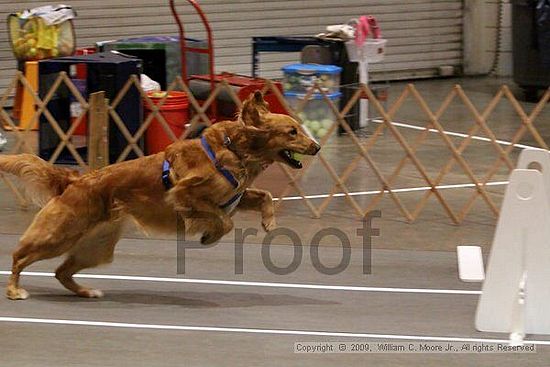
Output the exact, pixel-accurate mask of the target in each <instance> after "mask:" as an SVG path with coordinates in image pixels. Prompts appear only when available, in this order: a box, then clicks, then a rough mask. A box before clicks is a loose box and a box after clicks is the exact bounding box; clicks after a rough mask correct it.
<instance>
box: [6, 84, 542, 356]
mask: <svg viewBox="0 0 550 367" xmlns="http://www.w3.org/2000/svg"><path fill="white" fill-rule="evenodd" d="M504 82H507V81H505V80H498V79H489V78H483V79H477V78H476V79H460V80H455V79H444V80H435V81H422V82H417V83H415V85H416V87H417V89H418V90H419V91H420V93H422V94H423V95H424V96H426V98H429V99H430V105H431V106H432V108H437V105H438V103H441V101H442V100H443V97H444V95H445V94H447V93H448V92H449V91H450V89H451V88H452V86H453V85H454V84H455V83H460V84H461V85H462V86H463V88H464V89H465V90H466V92H467V94H468V96H469V97H470V98H471V99H472V101H473V102H474V104H476V106H478V107H479V108H483V106H485V105H486V104H487V103H488V101H489V100H490V98H491V97H492V96H493V95H494V94H495V93H496V91H497V89H498V87H499V86H500V85H501V84H502V83H504ZM404 85H405V84H403V83H394V84H392V86H391V90H390V97H391V99H395V98H397V96H398V94H399V93H400V92H401V90H402V89H403V87H404ZM389 103H390V104H391V103H392V101H391V100H390V102H389ZM524 106H525V107H526V109H528V110H530V109H532V108H533V105H531V104H525V105H524ZM395 121H398V122H406V123H409V124H415V125H419V126H423V125H425V124H426V121H427V120H426V117H425V116H423V115H422V112H421V111H420V109H419V108H418V107H416V106H415V105H414V104H412V103H409V102H407V103H406V104H405V105H404V107H403V109H402V110H401V111H400V112H399V113H398V114H397V115H396V116H395ZM544 121H548V113H547V112H543V114H542V115H541V117H540V118H539V120H538V124H537V127H538V128H539V129H540V131H541V133H542V135H543V136H544V137H545V138H548V137H550V127H549V126H548V125H547V124H546V125H545V124H544ZM441 122H442V123H443V124H444V127H445V129H446V130H449V131H454V132H465V131H466V130H467V129H468V128H469V126H471V125H470V124H473V123H474V120H473V117H472V116H471V115H469V114H467V113H465V110H464V108H460V107H459V104H456V105H452V106H451V108H450V110H449V113H448V114H445V115H444V116H443V117H442V119H441ZM488 122H489V125H490V126H491V128H493V129H494V130H495V131H496V132H498V134H497V137H498V138H499V139H502V140H508V141H509V140H511V137H512V136H513V134H514V132H515V131H516V129H517V128H518V127H519V124H520V122H519V119H518V117H517V115H515V114H514V113H513V111H512V110H511V108H510V106H509V104H505V103H501V104H500V105H499V106H498V107H497V109H496V110H495V112H494V114H493V115H492V116H491V118H489V121H488ZM368 130H370V131H372V130H371V128H369V129H368ZM399 131H400V132H401V133H402V134H403V135H404V136H405V137H406V138H407V139H411V140H412V139H414V138H415V137H416V136H417V134H418V132H417V131H415V130H412V129H407V128H400V129H399ZM368 133H369V131H367V132H362V133H361V134H362V135H368ZM480 135H482V134H480ZM460 141H461V140H460V139H458V138H453V142H454V143H455V144H459V143H460ZM521 142H522V143H523V144H528V145H534V142H533V141H532V139H531V138H530V137H526V138H525V139H523V140H522V141H521ZM323 153H324V154H325V157H326V158H327V160H328V161H330V162H331V163H332V164H334V166H335V169H336V171H337V172H341V171H342V170H343V169H344V168H345V166H346V164H347V162H349V161H350V160H351V159H353V157H354V156H355V155H356V154H357V149H356V148H354V146H353V145H352V143H351V141H350V139H349V138H347V137H339V138H334V139H332V140H331V142H330V144H329V145H328V146H326V147H325V148H324V149H323ZM518 153H519V150H517V149H516V150H514V151H513V154H512V157H513V158H514V159H515V158H516V157H517V154H518ZM418 154H419V158H420V160H421V161H422V163H423V164H424V165H425V166H426V169H427V171H428V173H429V175H430V177H435V176H437V173H438V171H439V169H440V167H442V166H443V165H444V163H445V162H446V160H447V159H449V157H450V155H449V154H448V151H447V150H446V149H445V148H444V145H443V143H442V141H441V138H439V137H438V136H437V135H435V134H431V135H430V136H429V138H428V140H427V142H426V144H425V145H423V146H422V147H421V148H420V149H419V152H418ZM372 156H373V158H374V159H375V161H376V162H377V164H378V165H379V166H380V169H381V171H382V172H383V173H384V174H385V175H389V174H391V172H392V170H393V167H395V165H396V164H397V162H398V161H399V160H400V159H401V157H402V156H403V151H402V149H401V148H399V147H398V145H397V144H396V142H395V139H393V138H392V136H391V134H389V133H386V134H385V135H384V136H383V137H382V138H381V139H380V141H379V144H377V147H376V148H375V149H374V150H373V151H372ZM464 157H465V158H466V159H467V160H468V162H469V164H470V165H471V166H472V168H473V170H474V172H475V174H476V175H478V176H480V177H481V176H482V175H483V173H484V172H486V170H487V168H488V167H489V166H490V165H491V164H492V162H493V161H494V160H495V159H496V158H497V155H496V153H495V150H494V148H493V147H491V145H490V144H488V143H483V142H474V143H473V144H472V145H471V146H470V148H468V149H467V150H466V151H465V152H464ZM506 178H507V172H506V170H501V171H499V172H498V174H497V175H496V176H495V177H494V178H493V179H492V181H504V180H506ZM469 182H470V181H469V180H468V178H467V176H466V175H465V174H464V173H463V172H462V171H461V170H460V168H458V167H456V166H455V168H454V170H453V171H452V172H451V173H449V175H448V176H447V178H446V179H445V180H444V181H443V184H464V183H469ZM284 183H285V179H284V176H283V175H282V173H281V171H280V170H279V169H278V168H277V167H272V168H271V169H270V170H269V171H268V172H266V174H265V175H263V176H262V177H260V178H259V179H258V181H257V186H258V187H264V188H267V189H269V190H271V191H272V192H273V194H274V196H278V195H279V194H280V193H281V190H282V187H283V186H284ZM303 183H304V187H305V191H306V193H307V194H308V195H315V194H324V193H327V192H330V189H331V187H332V186H333V184H334V183H333V181H332V180H331V178H330V176H329V175H328V173H326V171H325V170H323V168H322V167H321V166H320V164H319V163H318V162H315V163H313V168H312V170H311V171H310V172H309V173H308V174H307V175H306V177H305V178H304V180H303ZM418 186H425V183H424V182H423V181H422V180H421V179H419V178H418V173H417V172H416V171H415V169H414V167H412V165H410V164H408V165H407V166H406V167H405V169H404V170H403V175H402V177H400V178H399V179H398V180H397V181H396V184H395V187H396V188H410V187H418ZM349 188H350V191H352V192H360V191H368V190H377V189H378V188H379V184H377V182H376V180H375V179H374V178H373V173H372V170H371V169H370V168H369V167H368V166H367V165H366V164H364V163H361V165H360V166H359V167H358V168H357V169H356V170H355V171H354V173H353V174H352V176H351V177H350V180H349ZM504 188H505V186H504V185H498V186H492V187H490V189H489V191H490V196H491V198H492V199H493V200H494V201H495V203H496V204H497V205H500V202H501V200H502V196H503V192H504ZM471 193H472V189H470V188H461V189H447V190H444V191H443V194H444V196H445V198H446V199H447V200H448V201H449V203H450V204H451V206H452V207H453V210H455V211H458V210H459V208H460V206H461V205H462V204H463V203H464V201H465V200H466V199H467V197H468V196H469V195H470V194H471ZM289 195H290V196H292V195H296V193H293V192H290V193H289ZM422 195H423V192H415V191H413V192H406V193H400V198H401V199H402V200H403V202H404V204H405V205H407V207H408V208H409V209H412V208H413V207H414V205H415V204H416V203H417V202H418V200H419V199H420V197H421V196H422ZM356 198H357V200H358V202H359V203H360V204H361V205H363V206H366V205H367V203H368V200H369V199H370V198H372V196H369V195H359V196H356ZM320 201H321V200H319V199H313V200H312V202H313V203H314V204H315V205H319V204H320ZM0 208H1V209H2V210H1V211H0V239H1V242H0V270H1V271H3V272H2V273H0V274H1V275H2V279H4V281H5V279H6V277H5V275H6V274H7V272H6V271H7V270H8V269H9V266H10V256H9V253H10V252H11V250H12V249H13V247H14V246H15V244H16V242H17V238H18V236H19V235H20V234H21V233H22V232H23V231H24V229H25V228H26V226H28V224H29V223H30V221H31V220H32V216H33V214H34V212H35V210H29V211H22V210H21V209H20V208H18V206H17V204H16V202H15V200H14V199H13V197H12V196H11V195H10V193H9V191H8V189H7V188H6V187H5V186H4V185H2V186H0ZM378 208H379V209H380V210H381V213H382V218H380V219H375V220H374V224H375V225H374V227H375V228H379V229H380V236H378V237H375V238H373V242H372V249H373V250H372V254H371V256H370V259H371V261H372V268H371V271H370V274H363V260H364V259H363V249H362V238H360V237H358V236H357V234H356V231H357V229H358V228H359V227H360V226H361V222H360V221H359V219H358V218H357V216H356V215H355V214H354V212H353V211H352V210H351V209H350V206H349V204H348V203H347V202H346V200H345V199H344V198H335V199H334V200H333V201H332V203H331V204H330V205H329V206H328V209H327V211H326V212H325V213H324V214H323V216H322V217H321V218H320V219H313V218H311V215H310V213H309V211H308V209H307V208H306V207H305V205H304V203H303V201H302V200H286V201H285V202H284V203H283V205H282V206H281V208H280V210H279V211H278V213H277V214H278V215H277V217H278V222H279V225H280V226H283V227H286V228H288V229H291V230H293V231H295V232H296V233H297V234H299V236H300V239H301V242H302V244H303V246H302V247H299V248H300V249H302V251H303V259H302V262H301V264H300V266H298V268H297V269H296V271H294V272H292V273H290V274H288V275H277V274H273V273H272V272H270V271H268V270H267V269H266V267H265V266H264V264H263V262H262V256H261V249H262V246H261V243H262V240H263V239H264V234H263V233H261V232H260V233H259V234H258V236H251V237H249V238H247V240H246V241H245V242H246V244H245V245H244V247H243V253H242V258H243V260H244V262H243V272H242V274H236V273H235V257H237V258H239V257H240V256H236V255H235V248H236V247H235V245H234V236H235V234H234V233H231V234H230V235H228V236H226V237H225V238H224V239H223V241H222V243H221V244H219V245H217V246H215V247H211V248H206V249H204V248H203V249H192V250H187V251H186V253H185V254H186V257H185V270H186V271H185V274H178V271H177V269H178V267H177V265H178V262H179V263H180V265H181V263H182V261H183V260H182V256H181V255H182V252H181V251H180V252H179V253H178V251H177V248H178V246H177V243H176V241H175V240H174V239H172V238H170V237H166V236H154V237H153V238H148V239H147V238H144V235H143V234H142V233H141V232H140V231H138V230H137V229H135V228H128V230H127V232H126V235H125V239H124V240H122V241H121V243H120V245H119V246H118V248H117V253H116V256H115V262H114V263H113V264H112V265H110V266H109V267H107V268H100V269H93V270H87V271H85V272H84V273H85V274H93V275H96V278H92V279H82V282H83V283H86V284H89V285H90V286H94V287H99V288H101V289H103V290H104V291H105V293H106V296H105V298H103V299H99V300H84V299H79V298H76V297H73V296H71V295H70V294H68V293H67V292H66V291H65V290H64V289H63V288H62V287H61V286H60V285H59V284H58V283H57V281H56V280H55V279H54V278H52V277H51V276H49V274H45V273H43V272H48V273H50V272H52V271H53V269H55V267H56V265H57V263H58V262H59V261H58V260H51V261H46V262H42V263H38V264H35V265H33V266H31V267H30V268H29V269H28V270H29V271H30V272H32V273H31V274H30V275H27V276H25V277H24V278H23V284H24V286H25V287H26V288H27V290H29V291H30V293H31V298H30V299H29V300H27V301H24V302H17V303H14V302H10V301H8V300H6V299H3V298H2V299H0V310H1V311H0V366H60V365H63V366H64V365H79V366H80V365H81V366H106V365H113V366H118V365H135V366H172V365H184V366H210V365H224V366H233V365H239V366H240V365H262V366H264V365H265V366H271V365H296V366H298V365H299V366H309V365H311V366H313V365H315V366H325V365H326V366H332V365H335V364H337V363H339V364H343V365H350V366H360V365H367V364H374V365H377V366H404V365H409V366H411V365H413V366H417V365H418V366H466V365H476V366H495V365H498V366H517V365H529V366H546V365H547V361H548V358H549V354H550V353H549V350H550V349H549V348H548V347H547V346H545V345H538V346H537V353H534V354H324V355H320V354H315V355H304V354H295V353H293V346H294V343H295V342H311V341H323V342H324V341H338V342H340V341H362V342H376V341H385V342H387V341H388V340H393V339H392V338H396V339H395V341H405V342H406V341H409V340H410V339H411V338H412V337H421V338H424V339H426V340H429V338H431V337H442V338H443V340H454V339H453V338H466V340H470V339H471V338H475V339H484V340H486V342H491V341H494V340H497V339H505V338H506V337H507V336H506V335H503V334H493V333H481V332H477V331H476V330H475V327H474V315H475V308H476V305H477V298H478V293H477V291H479V289H480V285H479V284H466V283H462V282H460V281H459V280H458V278H457V269H456V255H455V252H454V251H455V248H456V246H457V245H460V244H477V245H481V246H483V249H484V253H485V255H487V254H488V250H489V249H490V244H491V240H492V236H493V232H494V229H495V224H496V219H495V217H494V216H493V214H492V213H491V212H490V211H489V210H488V208H487V206H486V205H485V203H483V202H482V201H481V199H479V198H478V200H477V202H476V205H475V206H474V210H473V211H472V212H471V213H470V214H469V215H468V216H467V217H466V221H465V222H464V223H463V224H462V225H460V226H456V225H453V224H452V222H451V220H450V219H449V218H448V217H447V216H446V214H445V212H444V211H443V209H442V208H441V205H440V204H439V203H438V202H437V201H436V200H435V198H433V197H432V198H431V199H430V200H429V202H428V205H427V206H426V208H425V210H424V211H423V213H422V215H421V216H420V217H419V219H418V220H417V221H416V222H415V223H414V224H409V223H406V221H405V220H404V218H403V217H402V216H401V214H400V213H399V211H398V210H397V209H396V207H395V205H394V204H393V202H392V201H391V200H390V199H389V198H388V197H385V198H384V199H383V200H382V201H381V202H380V204H379V205H378ZM235 222H236V226H237V227H238V228H241V229H246V228H259V227H258V218H257V216H256V215H255V214H252V213H242V214H238V215H237V216H236V217H235ZM327 227H336V228H339V229H341V230H342V231H343V232H344V233H345V234H346V236H347V238H349V240H350V244H351V246H352V251H351V260H350V265H349V266H348V267H347V268H346V269H345V270H344V271H342V272H341V273H340V274H337V275H324V274H321V273H319V272H318V271H317V270H316V269H315V267H314V264H312V261H311V255H310V250H311V246H310V243H311V239H312V237H313V236H314V234H315V233H317V232H318V231H319V230H321V229H323V228H327ZM274 243H276V244H277V246H272V247H271V248H270V251H271V258H272V259H273V262H274V263H275V265H277V266H279V267H284V266H286V265H288V264H289V263H290V262H291V261H292V256H293V253H294V251H297V248H295V247H293V246H290V245H289V244H288V242H285V240H284V239H281V238H278V239H276V240H275V241H274ZM237 249H238V247H237ZM180 250H181V248H180ZM319 253H320V255H319V256H320V259H321V261H322V263H323V264H324V265H325V266H327V267H328V266H335V265H336V264H338V262H339V259H340V258H341V257H342V249H341V246H340V245H339V243H338V242H337V241H334V238H330V237H327V238H325V239H324V240H323V241H321V248H320V250H319ZM237 254H238V252H237ZM180 269H181V267H180ZM122 276H129V278H123V277H122ZM143 277H148V278H143ZM88 278H90V277H88ZM174 278H175V279H176V280H174ZM228 281H233V282H229V283H227V282H228ZM243 282H249V283H243ZM250 282H255V283H250ZM304 284H316V285H325V286H335V287H334V288H332V289H327V287H317V288H313V289H312V288H311V287H309V288H308V287H305V286H303V285H304ZM347 286H355V287H358V288H353V289H350V288H347ZM425 290H428V291H425ZM440 290H441V291H440ZM449 290H450V291H455V290H458V291H459V292H454V293H453V292H449ZM471 291H474V292H471ZM426 292H427V293H426ZM75 320H76V321H78V322H76V321H75ZM37 322H39V323H37ZM91 322H99V324H93V323H91ZM78 323H80V325H77V324H78ZM304 331H309V332H310V333H309V334H306V335H296V334H298V333H300V332H304ZM323 332H333V333H340V334H330V335H323V334H322V333H323ZM528 338H529V340H536V341H540V342H542V343H543V344H544V343H546V342H548V341H550V338H549V337H545V336H537V335H530V336H529V337H528Z"/></svg>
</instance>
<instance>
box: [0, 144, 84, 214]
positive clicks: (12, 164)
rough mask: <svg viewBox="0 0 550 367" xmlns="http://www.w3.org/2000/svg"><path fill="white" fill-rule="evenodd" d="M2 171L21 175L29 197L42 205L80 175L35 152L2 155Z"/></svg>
mask: <svg viewBox="0 0 550 367" xmlns="http://www.w3.org/2000/svg"><path fill="white" fill-rule="evenodd" d="M0 172H6V173H10V174H12V175H14V176H17V177H19V179H20V180H21V181H23V186H24V188H25V191H26V193H27V195H28V196H29V198H30V199H31V200H32V201H33V203H35V204H36V205H38V206H41V207H42V206H44V205H46V203H47V202H48V201H50V199H51V198H53V197H55V196H58V195H61V194H62V193H63V191H65V189H66V188H67V186H69V185H70V184H71V183H72V182H73V181H75V180H76V179H77V178H78V176H79V173H78V172H77V171H74V170H70V169H67V168H60V167H55V166H54V165H53V164H50V163H48V162H46V161H45V160H43V159H40V158H39V157H37V156H35V155H33V154H18V155H0Z"/></svg>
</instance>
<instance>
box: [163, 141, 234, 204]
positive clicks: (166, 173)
mask: <svg viewBox="0 0 550 367" xmlns="http://www.w3.org/2000/svg"><path fill="white" fill-rule="evenodd" d="M201 145H202V148H203V149H204V151H205V153H206V155H207V156H208V158H210V160H211V161H212V163H213V164H214V166H215V167H216V169H217V170H218V172H219V173H221V174H222V175H223V177H225V178H226V179H227V181H229V183H230V184H231V186H233V188H235V189H236V188H237V187H239V182H238V181H237V179H235V177H234V176H233V174H232V173H231V172H230V171H228V170H227V169H225V168H223V167H222V166H221V165H220V162H218V160H217V159H216V154H215V153H214V151H213V150H212V147H211V146H210V144H208V141H207V140H206V138H205V137H204V136H202V137H201ZM162 183H163V185H164V188H165V189H166V191H168V190H170V189H171V188H172V181H171V180H170V162H168V161H167V160H166V159H165V160H164V162H162ZM242 197H243V192H239V193H238V194H236V195H235V196H233V197H232V198H231V199H229V200H228V201H227V202H226V203H224V204H222V205H220V208H222V209H223V210H225V211H226V212H228V213H230V212H232V211H233V210H234V209H235V208H236V207H237V205H239V202H240V201H241V198H242Z"/></svg>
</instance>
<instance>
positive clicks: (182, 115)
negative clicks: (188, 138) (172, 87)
mask: <svg viewBox="0 0 550 367" xmlns="http://www.w3.org/2000/svg"><path fill="white" fill-rule="evenodd" d="M165 93H166V92H157V91H152V92H147V95H148V96H149V98H151V100H152V101H153V103H154V104H155V105H158V103H159V102H160V100H161V99H162V98H164V96H165ZM144 107H145V113H144V119H146V118H147V116H149V114H150V113H151V109H150V107H149V105H148V104H147V103H146V102H144ZM160 114H161V115H162V117H164V119H165V120H166V122H167V123H168V126H170V130H172V132H173V133H174V135H175V136H176V137H177V138H179V137H180V136H181V134H183V132H184V131H185V124H186V123H187V122H188V121H189V100H188V99H187V95H186V94H185V93H184V92H177V91H172V92H169V93H168V98H167V99H166V101H165V102H164V104H163V105H162V106H161V107H160ZM170 144H172V139H170V137H169V136H168V134H167V133H166V131H165V130H164V128H163V127H162V125H161V123H160V122H159V121H158V120H157V118H156V117H154V118H153V121H152V122H151V124H150V125H149V128H148V129H147V132H146V133H145V147H146V152H147V154H155V153H158V152H162V151H163V150H164V149H165V148H166V147H167V146H168V145H170Z"/></svg>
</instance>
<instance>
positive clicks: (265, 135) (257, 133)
mask: <svg viewBox="0 0 550 367" xmlns="http://www.w3.org/2000/svg"><path fill="white" fill-rule="evenodd" d="M245 129H246V130H245V134H246V139H247V140H248V143H249V144H250V145H249V146H250V148H251V149H252V150H259V149H262V148H263V147H264V146H265V145H266V144H267V141H268V140H269V136H270V133H269V131H268V130H264V129H259V128H257V127H254V126H247V127H246V128H245Z"/></svg>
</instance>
